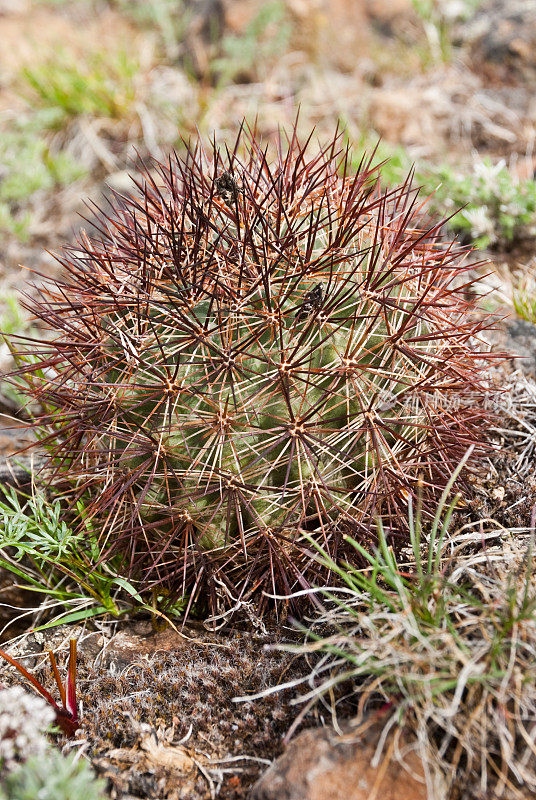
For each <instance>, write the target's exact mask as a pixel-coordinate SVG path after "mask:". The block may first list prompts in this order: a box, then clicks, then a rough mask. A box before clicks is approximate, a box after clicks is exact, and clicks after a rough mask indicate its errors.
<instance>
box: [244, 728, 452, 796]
mask: <svg viewBox="0 0 536 800" xmlns="http://www.w3.org/2000/svg"><path fill="white" fill-rule="evenodd" d="M382 729H383V724H382V723H381V722H378V723H375V724H373V725H371V726H370V727H367V728H366V729H365V730H364V731H363V732H362V733H360V732H359V730H356V731H355V732H351V733H345V734H344V736H339V735H337V734H336V732H335V731H334V729H333V728H316V729H311V730H306V731H303V732H302V733H300V734H299V735H298V736H297V737H296V738H295V739H294V740H293V741H292V742H291V743H290V744H289V746H288V748H287V750H286V751H285V753H283V755H282V756H280V757H279V758H278V759H277V760H276V761H274V763H273V764H272V765H271V766H270V767H269V768H268V770H267V771H266V772H265V773H264V775H263V776H262V777H261V778H260V779H259V780H258V781H257V783H256V784H255V786H254V787H253V789H252V792H251V795H250V800H370V798H372V797H374V798H375V800H426V798H427V797H428V793H427V788H426V783H425V779H424V768H423V764H422V761H421V759H420V758H419V756H418V755H417V753H416V751H415V750H414V749H413V748H412V747H411V746H408V743H407V740H406V739H405V737H404V734H403V733H401V732H399V736H398V741H397V742H396V743H395V742H393V739H392V735H390V736H388V737H387V739H386V741H385V743H384V745H383V752H382V755H381V757H380V759H379V763H378V765H377V766H373V760H374V755H375V752H376V748H377V744H378V741H379V737H380V735H381V732H382ZM393 735H396V734H394V733H393ZM393 744H395V745H396V746H394V747H393V746H392V745H393ZM395 753H396V754H400V758H403V763H401V760H398V757H397V755H395ZM386 759H387V763H386ZM437 796H438V797H440V796H441V795H437Z"/></svg>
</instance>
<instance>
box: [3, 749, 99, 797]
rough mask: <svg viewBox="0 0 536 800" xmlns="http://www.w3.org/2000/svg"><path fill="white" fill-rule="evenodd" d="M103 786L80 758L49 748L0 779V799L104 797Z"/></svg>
mask: <svg viewBox="0 0 536 800" xmlns="http://www.w3.org/2000/svg"><path fill="white" fill-rule="evenodd" d="M104 789H105V781H102V780H97V779H96V778H95V773H94V772H93V770H92V769H91V767H90V766H89V765H88V763H87V762H86V761H84V759H83V758H77V757H76V756H62V754H61V753H59V752H58V751H57V750H54V749H53V748H49V749H48V750H47V751H46V753H45V754H43V755H41V756H40V757H39V758H30V759H28V761H26V762H25V763H24V764H22V765H21V766H20V767H18V768H17V769H15V770H12V771H10V772H9V774H8V775H7V776H6V777H4V778H3V779H2V780H1V781H0V800H37V798H39V800H78V798H80V800H82V798H83V800H105V797H106V795H105V792H104Z"/></svg>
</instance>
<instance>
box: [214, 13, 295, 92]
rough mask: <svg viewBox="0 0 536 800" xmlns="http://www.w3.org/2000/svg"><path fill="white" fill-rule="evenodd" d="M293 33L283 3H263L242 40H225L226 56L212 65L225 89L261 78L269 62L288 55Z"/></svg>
mask: <svg viewBox="0 0 536 800" xmlns="http://www.w3.org/2000/svg"><path fill="white" fill-rule="evenodd" d="M290 33H291V26H290V22H289V21H288V18H287V17H286V14H285V6H284V3H282V2H281V0H270V2H266V3H263V5H262V6H261V8H260V10H259V11H258V12H257V14H256V15H255V17H254V18H253V19H252V20H251V22H250V23H249V24H248V25H247V26H246V28H245V30H244V32H243V33H242V34H241V35H240V36H238V35H231V34H227V35H226V36H224V37H223V41H222V44H221V49H222V55H221V56H219V57H218V58H216V59H214V61H213V62H212V70H213V73H214V75H215V76H216V78H217V82H218V84H219V85H220V86H225V85H227V84H229V83H232V82H233V81H236V80H237V79H240V78H251V77H252V76H253V75H257V74H259V70H262V69H263V68H264V67H265V65H266V64H267V62H269V61H270V60H272V59H274V58H275V57H276V56H278V55H280V54H281V53H282V52H284V50H285V48H286V47H287V44H288V41H289V38H290Z"/></svg>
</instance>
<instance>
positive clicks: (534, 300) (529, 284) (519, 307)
mask: <svg viewBox="0 0 536 800" xmlns="http://www.w3.org/2000/svg"><path fill="white" fill-rule="evenodd" d="M512 301H513V304H514V309H515V312H516V314H517V316H518V317H521V319H525V320H527V322H532V323H533V324H534V325H536V283H535V279H534V275H533V274H528V275H526V276H525V277H524V279H523V281H521V282H520V283H518V285H517V286H516V287H514V290H513V294H512Z"/></svg>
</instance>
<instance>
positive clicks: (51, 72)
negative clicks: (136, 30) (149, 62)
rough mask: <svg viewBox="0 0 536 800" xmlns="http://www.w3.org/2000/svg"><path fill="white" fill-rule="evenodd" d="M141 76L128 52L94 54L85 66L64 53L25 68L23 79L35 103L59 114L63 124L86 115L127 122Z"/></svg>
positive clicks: (56, 121) (72, 56) (83, 62)
mask: <svg viewBox="0 0 536 800" xmlns="http://www.w3.org/2000/svg"><path fill="white" fill-rule="evenodd" d="M137 72H138V64H137V62H136V61H135V60H134V59H132V58H131V57H130V56H128V55H127V53H126V52H124V51H119V52H118V53H115V54H113V55H112V54H110V53H93V54H90V55H88V56H87V58H86V59H85V60H84V61H82V62H81V61H80V59H79V58H78V57H76V56H75V55H74V54H70V53H67V52H62V53H58V54H56V55H55V56H54V58H52V59H49V60H46V61H44V62H43V63H41V64H39V65H36V66H27V67H25V68H24V69H23V70H22V73H21V78H22V81H23V83H24V84H25V86H26V87H27V88H28V89H30V90H31V93H30V97H31V99H32V101H33V100H34V99H37V100H38V102H39V103H40V104H41V106H43V107H44V108H46V109H53V110H59V112H61V114H62V117H63V120H68V119H70V118H73V117H77V116H82V115H87V116H93V117H108V118H111V119H123V118H125V117H129V116H130V115H131V113H132V107H133V104H134V100H135V77H136V74H137ZM55 124H56V125H57V124H58V120H57V119H56V120H55Z"/></svg>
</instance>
